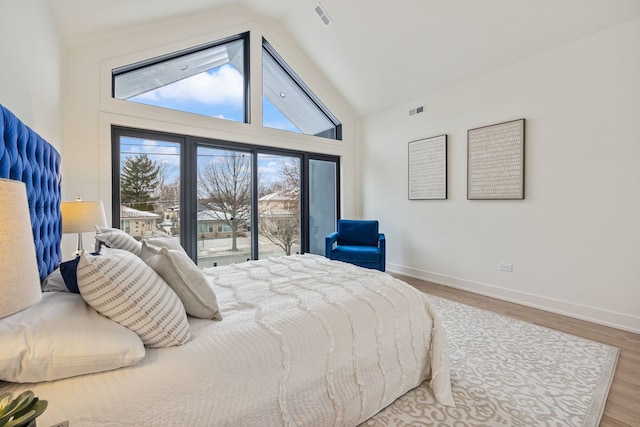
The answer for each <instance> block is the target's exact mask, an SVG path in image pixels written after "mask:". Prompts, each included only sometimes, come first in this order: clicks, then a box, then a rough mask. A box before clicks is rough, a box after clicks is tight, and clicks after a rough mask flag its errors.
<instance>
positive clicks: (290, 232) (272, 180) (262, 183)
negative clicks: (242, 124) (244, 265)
mask: <svg viewBox="0 0 640 427" xmlns="http://www.w3.org/2000/svg"><path fill="white" fill-rule="evenodd" d="M300 165H301V159H300V157H295V156H284V155H277V154H264V153H259V154H258V192H259V193H258V194H259V198H258V218H257V219H258V257H259V258H266V257H269V256H278V255H291V254H295V253H300V242H301V238H300V232H301V227H300V224H301V211H300V209H301V203H300V195H301V190H300Z"/></svg>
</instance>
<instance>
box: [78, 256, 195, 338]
mask: <svg viewBox="0 0 640 427" xmlns="http://www.w3.org/2000/svg"><path fill="white" fill-rule="evenodd" d="M77 276H78V288H79V289H80V294H81V295H82V297H83V298H84V299H85V301H86V302H87V303H88V304H89V305H90V306H92V307H93V308H95V309H96V311H98V312H99V313H101V314H102V315H104V316H106V317H108V318H109V319H111V320H113V321H115V322H117V323H119V324H121V325H122V326H125V327H127V328H129V329H130V330H132V331H133V332H135V333H136V334H138V336H139V337H140V339H141V340H142V342H143V343H144V344H145V345H146V346H148V347H171V346H175V345H181V344H184V343H186V342H187V341H189V339H190V338H191V333H190V330H189V323H188V322H187V314H186V312H185V309H184V305H183V304H182V302H181V301H180V298H178V296H177V295H176V293H175V292H174V291H173V290H172V289H171V288H170V287H169V285H167V284H166V283H165V282H164V280H162V278H161V277H160V276H159V275H158V274H157V273H156V272H155V271H153V269H152V268H151V267H149V266H148V265H147V264H145V262H144V261H142V260H141V259H140V258H139V257H138V256H137V255H134V254H132V253H131V252H128V251H125V250H120V249H103V251H102V253H101V255H100V256H98V257H89V256H87V255H86V254H85V253H84V252H83V253H82V254H81V255H80V260H79V262H78V270H77Z"/></svg>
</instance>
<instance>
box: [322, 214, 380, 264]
mask: <svg viewBox="0 0 640 427" xmlns="http://www.w3.org/2000/svg"><path fill="white" fill-rule="evenodd" d="M325 256H326V257H327V258H329V259H333V260H338V261H344V262H348V263H350V264H355V265H358V266H360V267H365V268H373V269H376V270H380V271H385V268H386V265H385V259H386V241H385V237H384V234H383V233H379V232H378V221H375V220H353V219H340V220H338V231H334V232H333V233H331V234H329V235H328V236H327V237H326V239H325Z"/></svg>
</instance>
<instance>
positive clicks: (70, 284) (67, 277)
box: [60, 252, 100, 294]
mask: <svg viewBox="0 0 640 427" xmlns="http://www.w3.org/2000/svg"><path fill="white" fill-rule="evenodd" d="M90 255H91V256H98V255H100V253H99V252H92V253H91V254H90ZM79 261H80V257H75V258H74V259H72V260H71V261H65V262H63V263H60V274H62V279H63V280H64V284H65V285H66V286H67V289H69V291H70V292H73V293H75V294H79V293H80V289H79V288H78V276H77V271H78V262H79Z"/></svg>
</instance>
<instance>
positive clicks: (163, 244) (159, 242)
mask: <svg viewBox="0 0 640 427" xmlns="http://www.w3.org/2000/svg"><path fill="white" fill-rule="evenodd" d="M143 241H145V242H147V244H148V245H149V246H155V247H156V248H168V249H173V250H175V251H181V252H183V253H185V254H186V252H185V250H184V249H183V247H182V246H181V245H180V241H179V240H178V239H177V238H175V237H171V236H169V235H166V236H162V235H160V234H155V235H154V236H152V237H146V238H145V239H143ZM138 255H140V254H138Z"/></svg>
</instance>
